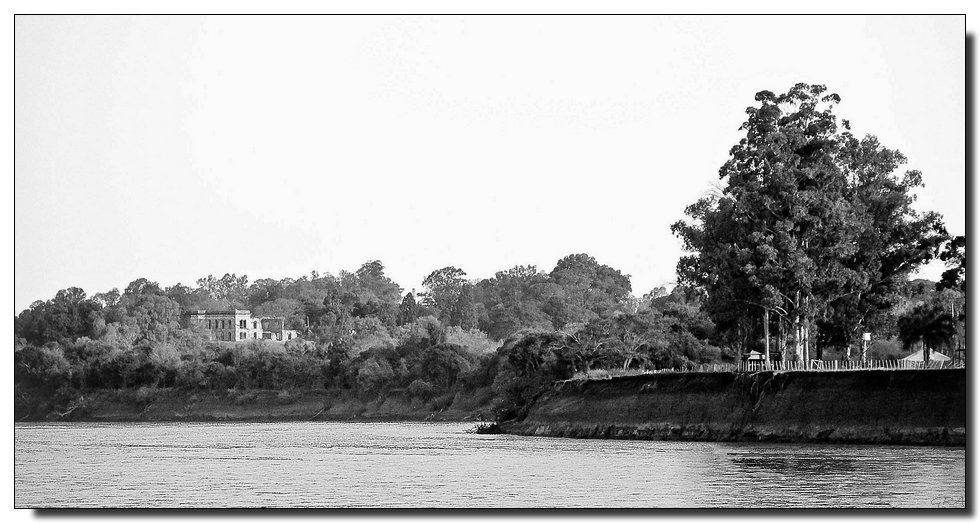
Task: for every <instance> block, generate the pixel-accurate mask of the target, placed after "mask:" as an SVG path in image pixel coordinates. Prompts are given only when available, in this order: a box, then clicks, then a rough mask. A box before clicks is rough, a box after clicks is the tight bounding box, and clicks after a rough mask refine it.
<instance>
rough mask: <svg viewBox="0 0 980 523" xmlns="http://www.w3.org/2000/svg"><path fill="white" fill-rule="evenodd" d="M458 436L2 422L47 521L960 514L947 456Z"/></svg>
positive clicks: (21, 494)
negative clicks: (542, 512) (878, 511)
mask: <svg viewBox="0 0 980 523" xmlns="http://www.w3.org/2000/svg"><path fill="white" fill-rule="evenodd" d="M472 426H473V425H472V424H471V423H324V422H311V423H303V422H289V423H70V424H63V423H17V424H15V429H14V434H15V472H14V485H15V489H14V502H15V506H16V507H18V508H48V507H235V508H237V507H465V508H470V507H473V508H479V507H560V508H564V507H963V506H964V498H965V465H966V456H965V450H964V449H963V448H943V447H895V446H888V447H880V446H870V445H850V446H837V445H796V444H746V443H692V442H676V441H624V440H581V439H561V438H538V437H521V436H509V435H501V434H497V435H478V434H470V433H468V432H467V430H468V429H470V428H471V427H472Z"/></svg>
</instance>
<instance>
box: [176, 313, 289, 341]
mask: <svg viewBox="0 0 980 523" xmlns="http://www.w3.org/2000/svg"><path fill="white" fill-rule="evenodd" d="M186 320H187V324H188V326H190V325H197V326H199V327H201V328H203V329H204V330H206V331H208V332H209V333H210V338H211V339H212V340H219V341H248V340H271V341H290V340H294V339H296V338H297V336H298V333H297V331H295V330H290V329H286V328H285V325H286V320H285V319H284V318H256V317H254V316H252V312H251V311H250V310H248V309H235V310H231V311H193V312H190V313H187V315H186Z"/></svg>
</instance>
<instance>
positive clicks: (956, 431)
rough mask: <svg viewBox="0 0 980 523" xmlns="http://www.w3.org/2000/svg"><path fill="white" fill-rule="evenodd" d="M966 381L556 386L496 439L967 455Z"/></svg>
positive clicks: (907, 376)
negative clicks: (815, 446) (941, 449)
mask: <svg viewBox="0 0 980 523" xmlns="http://www.w3.org/2000/svg"><path fill="white" fill-rule="evenodd" d="M966 395H967V387H966V371H965V370H964V369H943V370H864V371H846V372H775V373H774V372H759V373H753V374H746V373H742V374H736V373H728V372H720V373H663V374H648V375H640V376H627V377H620V378H613V379H607V380H588V381H569V382H564V383H562V384H559V385H556V386H555V388H554V389H553V390H552V391H550V392H548V393H545V394H544V395H543V396H541V397H540V398H538V400H537V401H536V402H535V403H534V404H533V405H532V407H531V409H530V411H529V413H528V415H527V417H526V418H525V419H524V420H522V421H519V422H510V423H504V424H502V426H501V429H502V431H503V432H506V433H510V434H521V435H535V436H561V437H574V438H624V439H663V440H701V441H784V442H826V443H877V444H904V445H957V446H962V445H965V442H966Z"/></svg>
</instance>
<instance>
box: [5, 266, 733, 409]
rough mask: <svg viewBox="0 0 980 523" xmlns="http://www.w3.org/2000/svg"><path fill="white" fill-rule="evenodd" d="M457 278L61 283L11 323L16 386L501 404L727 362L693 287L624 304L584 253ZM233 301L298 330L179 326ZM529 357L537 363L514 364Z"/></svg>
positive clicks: (624, 288)
mask: <svg viewBox="0 0 980 523" xmlns="http://www.w3.org/2000/svg"><path fill="white" fill-rule="evenodd" d="M465 276H466V273H465V272H463V271H462V270H461V269H458V268H456V267H445V268H443V269H439V270H436V271H433V272H432V273H431V274H430V275H428V276H427V277H426V278H425V279H424V280H423V282H422V291H421V292H419V293H417V294H416V293H414V292H409V293H405V294H404V295H403V291H402V289H401V288H400V287H399V286H398V285H397V284H395V283H394V282H393V281H391V280H390V279H389V278H388V277H387V276H386V275H385V273H384V266H383V265H382V263H381V262H379V261H369V262H367V263H365V264H364V265H362V266H361V268H359V269H358V270H356V271H354V272H346V271H342V272H341V273H340V275H339V276H336V277H335V276H332V275H329V274H327V275H320V274H318V273H316V272H313V273H311V274H310V275H308V276H303V277H301V278H298V279H291V278H286V279H282V280H272V279H260V280H257V281H255V282H252V283H251V284H249V282H248V278H247V277H245V276H238V275H235V274H226V275H225V276H223V277H221V278H216V277H214V276H207V277H205V278H201V279H199V280H197V285H196V286H195V287H187V286H184V285H180V284H178V285H174V286H173V287H169V288H161V287H160V286H159V285H158V284H157V283H155V282H151V281H149V280H147V279H143V278H141V279H139V280H136V281H134V282H132V283H131V284H129V285H128V286H127V287H126V289H125V290H124V291H123V292H119V291H118V290H117V289H112V290H110V291H108V292H104V293H98V294H96V295H94V296H92V297H91V298H89V297H87V296H86V294H85V292H84V291H83V290H82V289H78V288H71V289H67V290H64V291H60V292H59V293H58V294H57V296H55V298H54V299H52V300H48V301H43V302H42V301H39V302H35V303H34V304H33V305H32V306H31V307H30V308H29V309H28V310H25V311H23V312H22V313H21V314H20V315H19V316H17V317H16V318H15V320H14V326H15V336H16V337H17V339H18V342H17V350H16V352H15V374H16V381H17V386H18V394H28V393H35V394H38V393H40V394H48V395H55V396H63V397H71V396H72V394H73V393H78V392H81V391H85V390H90V389H132V388H141V387H144V388H145V387H150V388H160V387H163V388H180V389H185V390H188V391H223V390H229V389H272V390H290V389H311V388H314V389H315V388H321V389H322V388H327V389H345V390H350V391H352V393H355V394H361V395H367V396H372V395H384V394H387V393H391V392H398V393H401V394H405V395H407V396H408V397H410V398H415V399H419V400H421V401H430V400H432V401H435V400H437V399H438V398H440V397H446V396H447V395H448V396H452V395H453V394H456V393H458V392H460V391H463V392H467V393H474V391H476V390H477V389H484V390H486V391H493V393H495V394H496V396H495V398H496V404H495V407H497V408H499V409H501V410H502V411H505V412H512V411H514V409H519V408H520V407H521V406H522V405H526V402H527V400H528V398H530V397H532V396H533V395H534V393H535V391H539V390H540V387H542V386H546V385H547V384H549V383H550V382H551V381H553V380H555V379H563V378H568V377H570V376H571V375H572V374H573V373H575V372H588V371H589V370H591V369H595V368H600V367H608V368H620V369H643V368H670V367H683V366H685V365H692V364H695V363H704V362H713V361H721V360H722V359H723V358H725V357H727V358H728V359H729V360H730V359H732V357H733V356H734V355H733V354H731V353H730V352H725V351H723V350H721V349H719V348H717V347H715V346H714V345H712V342H711V340H710V337H711V335H712V333H713V327H712V325H711V321H710V319H708V318H707V316H705V315H704V314H702V313H701V312H700V308H699V305H698V303H697V302H696V301H691V300H692V299H694V298H693V295H692V296H686V295H685V294H684V293H683V292H682V290H681V289H677V290H676V291H675V293H674V294H672V295H668V294H666V291H665V290H664V289H659V290H658V292H656V293H651V294H649V295H648V296H646V297H644V299H642V300H637V299H635V298H633V297H632V295H631V294H630V291H631V288H630V281H629V276H626V275H624V274H622V273H621V272H620V271H618V270H616V269H613V268H611V267H609V266H606V265H602V264H600V263H599V262H597V261H596V260H595V259H594V258H592V257H591V256H588V255H586V254H575V255H571V256H567V257H565V258H563V259H561V260H559V262H558V263H557V265H556V267H555V269H554V270H553V271H551V272H550V273H547V272H544V271H539V270H537V268H536V267H534V266H518V267H514V268H512V269H509V270H506V271H500V272H497V273H496V274H495V275H494V276H493V277H492V278H488V279H484V280H468V279H466V277H465ZM654 296H656V297H657V300H654ZM655 301H656V303H655ZM232 308H249V309H251V310H252V311H253V313H254V314H255V315H257V316H278V317H282V318H284V319H285V321H286V326H287V328H293V329H296V330H298V331H299V332H300V333H301V337H300V339H298V340H294V341H291V342H286V343H273V342H263V341H260V340H256V341H249V342H247V343H244V342H243V343H233V342H223V341H216V340H213V339H211V337H210V336H209V333H208V332H207V331H205V330H202V329H200V328H199V327H195V326H191V325H189V324H188V323H187V322H186V321H182V318H183V317H184V314H185V313H187V312H189V311H195V310H227V309H232ZM549 351H552V352H553V353H552V352H549ZM534 358H543V359H542V361H541V362H540V363H534V364H531V363H528V362H531V361H537V360H535V359H534ZM552 360H554V361H552ZM555 362H560V365H559V367H555V366H554V365H557V363H555Z"/></svg>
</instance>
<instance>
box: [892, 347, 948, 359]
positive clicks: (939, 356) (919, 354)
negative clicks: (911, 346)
mask: <svg viewBox="0 0 980 523" xmlns="http://www.w3.org/2000/svg"><path fill="white" fill-rule="evenodd" d="M902 360H903V361H922V349H919V350H917V351H915V352H913V353H912V354H909V355H908V356H906V357H904V358H902ZM949 360H950V357H949V356H947V355H945V354H943V353H941V352H936V351H934V350H931V351H929V361H949Z"/></svg>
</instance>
